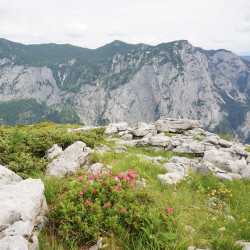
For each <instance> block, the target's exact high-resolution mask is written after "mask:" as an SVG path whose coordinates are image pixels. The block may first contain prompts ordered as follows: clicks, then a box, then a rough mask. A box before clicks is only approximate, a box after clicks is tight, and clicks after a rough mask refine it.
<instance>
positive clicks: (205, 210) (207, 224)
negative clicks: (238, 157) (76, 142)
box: [94, 148, 250, 249]
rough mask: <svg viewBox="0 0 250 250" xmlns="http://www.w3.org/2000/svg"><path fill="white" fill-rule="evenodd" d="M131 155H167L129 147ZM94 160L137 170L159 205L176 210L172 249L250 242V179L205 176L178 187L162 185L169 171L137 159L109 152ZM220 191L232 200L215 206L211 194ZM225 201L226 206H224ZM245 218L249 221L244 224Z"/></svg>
mask: <svg viewBox="0 0 250 250" xmlns="http://www.w3.org/2000/svg"><path fill="white" fill-rule="evenodd" d="M128 152H130V153H131V152H134V153H145V152H148V155H150V156H157V155H161V156H166V155H165V152H162V151H159V152H151V151H149V149H141V148H128ZM94 159H95V160H96V161H98V162H103V163H104V164H110V165H112V166H113V171H114V172H125V171H126V170H127V169H133V170H136V171H137V172H138V174H139V175H140V176H142V177H144V178H146V179H147V180H148V182H147V183H148V187H149V189H150V191H151V192H153V193H154V196H155V198H156V200H157V204H158V206H164V205H168V206H169V207H172V208H174V213H175V215H176V221H177V222H176V223H177V224H178V235H179V237H178V240H177V242H176V245H175V246H172V248H170V249H187V248H188V246H190V245H193V246H196V247H200V248H206V247H210V248H211V249H241V248H242V247H237V246H234V242H235V240H236V239H242V240H246V241H249V240H250V239H249V236H250V229H249V223H247V221H249V220H250V217H249V214H250V213H249V212H250V209H249V204H250V198H249V197H250V196H249V192H250V181H249V180H245V181H238V180H234V181H233V182H222V181H220V180H218V179H217V178H216V177H214V176H208V177H202V176H201V175H197V174H194V175H192V178H193V179H192V181H191V183H189V182H187V181H184V180H183V181H181V182H180V183H179V184H177V185H176V186H175V185H163V184H162V183H161V182H160V181H159V179H158V178H157V174H164V173H165V172H166V170H165V169H163V168H161V167H160V166H156V165H154V164H152V163H150V162H147V161H145V160H143V159H141V158H138V157H136V156H133V155H132V156H126V154H119V155H118V154H116V153H114V152H110V153H107V154H104V155H103V156H100V155H98V154H95V156H94ZM219 188H223V189H225V188H227V189H228V190H230V191H231V194H232V197H230V198H228V197H227V198H221V197H220V196H218V197H217V200H218V201H219V203H218V204H217V206H213V205H212V202H211V201H210V200H209V198H210V197H209V196H208V195H210V192H211V190H212V189H219ZM215 196H216V195H215ZM224 202H225V203H226V205H221V204H224ZM219 204H220V205H219ZM229 215H232V216H233V217H234V218H235V221H231V220H229V219H228V217H227V216H229ZM213 217H216V220H213V219H212V218H213ZM244 219H246V222H245V221H242V220H244ZM185 226H189V227H191V228H193V229H194V232H192V231H189V230H187V229H185ZM223 227H225V230H223ZM220 229H221V230H220ZM223 239H227V240H223Z"/></svg>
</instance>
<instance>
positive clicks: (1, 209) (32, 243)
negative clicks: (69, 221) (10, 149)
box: [0, 165, 48, 250]
mask: <svg viewBox="0 0 250 250" xmlns="http://www.w3.org/2000/svg"><path fill="white" fill-rule="evenodd" d="M0 176H1V179H0V180H1V181H0V204H1V205H0V249H2V250H7V249H20V250H25V249H27V250H28V249H29V250H30V249H38V248H39V244H38V239H37V236H38V234H39V232H40V230H41V228H42V227H43V226H44V225H45V224H46V222H47V219H46V215H48V209H47V205H46V199H45V197H44V184H43V182H42V181H41V180H40V179H27V180H22V178H21V177H19V176H18V175H16V174H15V173H13V172H12V171H10V170H9V169H7V168H5V167H4V166H1V165H0Z"/></svg>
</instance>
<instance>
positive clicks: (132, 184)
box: [130, 179, 135, 187]
mask: <svg viewBox="0 0 250 250" xmlns="http://www.w3.org/2000/svg"><path fill="white" fill-rule="evenodd" d="M134 185H135V179H133V180H132V181H131V182H130V186H131V187H133V186H134Z"/></svg>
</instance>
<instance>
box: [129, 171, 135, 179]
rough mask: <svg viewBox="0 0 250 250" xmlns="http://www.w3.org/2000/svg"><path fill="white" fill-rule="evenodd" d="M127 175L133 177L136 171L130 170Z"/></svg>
mask: <svg viewBox="0 0 250 250" xmlns="http://www.w3.org/2000/svg"><path fill="white" fill-rule="evenodd" d="M129 175H130V176H131V177H132V178H135V177H136V176H137V173H136V171H132V172H131V171H130V172H129Z"/></svg>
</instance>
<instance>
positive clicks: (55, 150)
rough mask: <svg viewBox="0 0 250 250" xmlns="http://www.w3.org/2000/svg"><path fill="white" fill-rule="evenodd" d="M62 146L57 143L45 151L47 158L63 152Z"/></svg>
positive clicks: (49, 158)
mask: <svg viewBox="0 0 250 250" xmlns="http://www.w3.org/2000/svg"><path fill="white" fill-rule="evenodd" d="M62 151H63V150H62V147H59V146H58V145H57V144H54V145H53V147H52V148H50V149H48V150H46V151H45V157H46V159H47V160H51V159H53V158H54V157H56V156H58V155H60V154H61V153H62Z"/></svg>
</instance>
